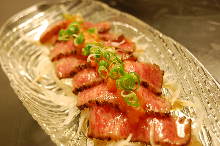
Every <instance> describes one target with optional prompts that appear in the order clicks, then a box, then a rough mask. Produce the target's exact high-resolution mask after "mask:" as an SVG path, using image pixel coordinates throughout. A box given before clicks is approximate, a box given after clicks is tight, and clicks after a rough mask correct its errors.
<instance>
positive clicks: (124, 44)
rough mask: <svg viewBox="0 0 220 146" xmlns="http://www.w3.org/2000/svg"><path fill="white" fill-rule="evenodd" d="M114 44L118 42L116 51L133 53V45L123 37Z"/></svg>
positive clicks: (134, 47)
mask: <svg viewBox="0 0 220 146" xmlns="http://www.w3.org/2000/svg"><path fill="white" fill-rule="evenodd" d="M114 42H118V43H119V44H120V45H119V46H117V47H116V49H117V50H119V51H121V52H125V53H133V52H134V51H135V49H136V46H135V43H133V42H132V41H130V40H129V39H127V38H125V36H124V35H120V36H119V37H118V38H117V40H115V41H114Z"/></svg>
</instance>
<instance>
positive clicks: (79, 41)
mask: <svg viewBox="0 0 220 146" xmlns="http://www.w3.org/2000/svg"><path fill="white" fill-rule="evenodd" d="M84 39H85V38H84V35H83V34H82V33H80V34H79V35H78V36H77V37H76V38H75V40H74V43H75V44H77V45H79V44H82V43H83V42H84Z"/></svg>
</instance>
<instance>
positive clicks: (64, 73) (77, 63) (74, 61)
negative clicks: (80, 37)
mask: <svg viewBox="0 0 220 146" xmlns="http://www.w3.org/2000/svg"><path fill="white" fill-rule="evenodd" d="M87 67H88V64H87V62H86V61H85V60H82V59H80V58H77V57H76V56H68V57H65V58H61V59H60V60H58V61H56V67H55V68H56V73H57V76H58V78H60V79H61V78H68V77H72V76H73V75H75V74H76V73H77V72H79V71H80V70H82V69H84V68H87Z"/></svg>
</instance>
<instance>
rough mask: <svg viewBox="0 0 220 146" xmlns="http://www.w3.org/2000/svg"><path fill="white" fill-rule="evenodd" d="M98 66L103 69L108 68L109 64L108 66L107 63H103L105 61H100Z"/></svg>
mask: <svg viewBox="0 0 220 146" xmlns="http://www.w3.org/2000/svg"><path fill="white" fill-rule="evenodd" d="M99 66H104V67H106V68H107V67H108V66H109V64H108V62H107V61H105V60H101V61H99Z"/></svg>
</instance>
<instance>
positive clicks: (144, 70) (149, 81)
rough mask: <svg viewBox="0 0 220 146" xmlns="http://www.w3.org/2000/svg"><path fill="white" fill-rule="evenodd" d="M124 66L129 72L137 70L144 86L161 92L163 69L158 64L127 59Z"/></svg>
mask: <svg viewBox="0 0 220 146" xmlns="http://www.w3.org/2000/svg"><path fill="white" fill-rule="evenodd" d="M124 68H125V71H127V72H136V73H137V74H139V75H140V79H141V83H142V85H143V86H145V87H148V88H150V89H151V90H152V91H153V92H154V93H158V94H160V93H161V87H162V83H163V73H164V72H163V71H162V70H160V67H159V66H158V65H156V64H149V63H140V62H135V61H125V62H124Z"/></svg>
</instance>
